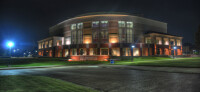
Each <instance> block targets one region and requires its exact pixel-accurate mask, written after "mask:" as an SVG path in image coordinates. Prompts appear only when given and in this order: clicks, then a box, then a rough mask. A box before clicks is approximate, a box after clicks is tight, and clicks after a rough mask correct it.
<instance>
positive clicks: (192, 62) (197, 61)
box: [0, 57, 200, 68]
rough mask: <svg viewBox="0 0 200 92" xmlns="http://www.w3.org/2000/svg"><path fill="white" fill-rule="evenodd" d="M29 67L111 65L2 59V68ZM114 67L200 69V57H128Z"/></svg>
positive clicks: (97, 62)
mask: <svg viewBox="0 0 200 92" xmlns="http://www.w3.org/2000/svg"><path fill="white" fill-rule="evenodd" d="M9 63H10V65H11V67H29V66H49V65H97V64H110V63H109V62H106V61H80V62H78V61H73V62H72V61H70V62H67V61H63V60H62V61H61V58H26V59H19V58H16V59H9V58H7V59H3V58H0V68H5V67H8V64H9ZM114 65H135V66H166V67H200V57H193V58H176V59H172V58H169V57H135V58H134V62H131V58H130V57H127V58H125V59H124V60H123V61H115V64H114Z"/></svg>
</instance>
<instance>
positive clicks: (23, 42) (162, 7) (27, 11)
mask: <svg viewBox="0 0 200 92" xmlns="http://www.w3.org/2000/svg"><path fill="white" fill-rule="evenodd" d="M89 12H125V13H130V14H140V15H143V16H144V17H146V18H150V19H155V20H158V21H162V22H166V23H168V33H169V34H174V35H178V36H183V37H184V40H183V42H192V43H194V33H195V32H196V31H197V29H198V25H200V1H199V0H1V1H0V33H1V34H0V39H1V41H2V42H3V41H5V40H14V41H15V42H16V43H17V44H18V45H20V47H21V48H25V47H27V48H31V47H32V46H33V45H34V46H37V45H36V41H38V40H41V39H43V38H45V37H48V34H49V33H48V29H49V27H51V26H53V25H55V24H57V23H59V22H61V21H64V20H66V19H68V18H71V17H74V16H77V15H80V14H83V13H89Z"/></svg>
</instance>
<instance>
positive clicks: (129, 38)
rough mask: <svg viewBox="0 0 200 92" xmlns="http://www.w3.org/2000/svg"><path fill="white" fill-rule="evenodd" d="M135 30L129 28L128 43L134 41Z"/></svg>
mask: <svg viewBox="0 0 200 92" xmlns="http://www.w3.org/2000/svg"><path fill="white" fill-rule="evenodd" d="M132 35H133V30H132V29H127V43H132Z"/></svg>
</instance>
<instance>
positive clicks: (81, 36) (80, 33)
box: [77, 30, 83, 44]
mask: <svg viewBox="0 0 200 92" xmlns="http://www.w3.org/2000/svg"><path fill="white" fill-rule="evenodd" d="M77 38H78V41H77V43H78V44H82V43H83V35H82V30H78V36H77Z"/></svg>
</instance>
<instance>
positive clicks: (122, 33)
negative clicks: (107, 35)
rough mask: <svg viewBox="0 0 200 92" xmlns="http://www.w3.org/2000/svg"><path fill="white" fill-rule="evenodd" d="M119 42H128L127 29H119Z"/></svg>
mask: <svg viewBox="0 0 200 92" xmlns="http://www.w3.org/2000/svg"><path fill="white" fill-rule="evenodd" d="M119 42H120V43H126V31H125V29H119Z"/></svg>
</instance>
